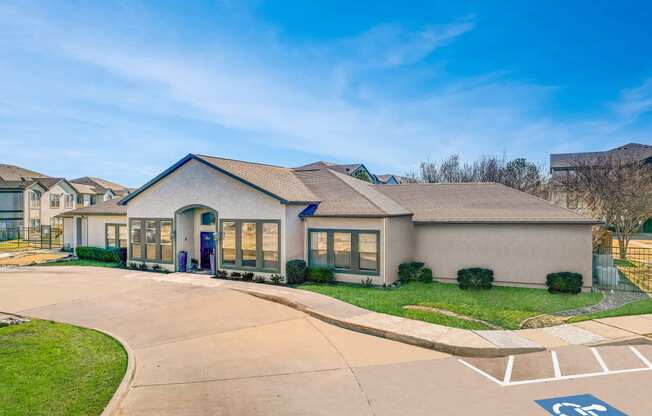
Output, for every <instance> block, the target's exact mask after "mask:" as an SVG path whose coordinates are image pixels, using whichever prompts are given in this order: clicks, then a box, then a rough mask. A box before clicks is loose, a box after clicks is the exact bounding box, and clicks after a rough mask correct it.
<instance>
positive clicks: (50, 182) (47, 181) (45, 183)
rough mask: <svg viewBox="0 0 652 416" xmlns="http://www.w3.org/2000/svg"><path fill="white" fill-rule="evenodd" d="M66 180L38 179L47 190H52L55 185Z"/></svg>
mask: <svg viewBox="0 0 652 416" xmlns="http://www.w3.org/2000/svg"><path fill="white" fill-rule="evenodd" d="M64 180H65V179H64V178H38V179H37V182H38V183H40V184H41V185H43V186H44V187H45V189H50V188H52V187H53V186H54V185H56V184H58V183H59V182H61V181H64Z"/></svg>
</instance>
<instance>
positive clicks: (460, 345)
mask: <svg viewBox="0 0 652 416" xmlns="http://www.w3.org/2000/svg"><path fill="white" fill-rule="evenodd" d="M156 279H158V280H164V281H170V282H178V283H186V284H193V285H200V286H220V287H229V288H231V289H233V290H237V291H240V292H244V293H248V294H250V295H253V296H256V297H259V298H262V299H266V300H269V301H273V302H277V303H281V304H283V305H286V306H289V307H292V308H294V309H297V310H299V311H302V312H304V313H307V314H309V315H311V316H313V317H315V318H318V319H320V320H322V321H325V322H328V323H330V324H333V325H337V326H340V327H342V328H346V329H350V330H353V331H357V332H361V333H364V334H369V335H375V336H379V337H383V338H387V339H391V340H395V341H400V342H403V343H406V344H411V345H415V346H419V347H423V348H429V349H433V350H437V351H442V352H446V353H449V354H454V355H459V356H469V357H501V356H507V355H514V354H525V353H530V352H537V351H544V350H546V349H550V348H559V347H563V346H570V345H585V346H597V345H629V344H632V345H633V344H652V340H651V339H650V338H648V337H646V335H651V334H652V314H650V315H638V316H625V317H617V318H605V319H598V320H593V321H586V322H579V323H575V324H568V325H560V326H555V327H549V328H538V329H524V330H517V331H510V330H486V331H478V330H476V331H470V330H466V329H458V328H451V327H447V326H442V325H435V324H431V323H427V322H422V321H416V320H412V319H406V318H401V317H398V316H393V315H387V314H383V313H377V312H372V311H368V310H366V309H362V308H359V307H357V306H354V305H351V304H348V303H346V302H342V301H340V300H337V299H334V298H331V297H329V296H325V295H320V294H318V293H313V292H308V291H303V290H298V289H292V288H288V287H283V286H272V285H264V284H256V283H248V282H239V281H231V280H217V279H211V278H209V277H207V276H198V275H196V274H184V273H173V274H170V275H161V276H160V277H158V276H157V277H156Z"/></svg>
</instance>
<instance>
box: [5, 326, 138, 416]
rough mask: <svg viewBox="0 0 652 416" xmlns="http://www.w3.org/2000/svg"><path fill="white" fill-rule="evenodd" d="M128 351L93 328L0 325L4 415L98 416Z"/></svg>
mask: <svg viewBox="0 0 652 416" xmlns="http://www.w3.org/2000/svg"><path fill="white" fill-rule="evenodd" d="M126 368H127V354H126V352H125V350H124V348H123V347H122V345H120V343H118V342H117V341H116V340H114V339H113V338H110V337H108V336H106V335H104V334H102V333H99V332H97V331H93V330H90V329H83V328H78V327H75V326H71V325H64V324H58V323H54V322H49V321H38V320H36V321H31V322H28V323H24V324H20V325H12V326H5V327H2V328H0V415H53V416H56V415H99V414H100V413H102V410H103V409H104V407H105V406H106V404H107V403H108V402H109V400H110V399H111V397H112V396H113V393H114V392H115V390H116V389H117V388H118V385H119V384H120V382H121V381H122V377H123V376H124V373H125V371H126Z"/></svg>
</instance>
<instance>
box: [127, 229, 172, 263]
mask: <svg viewBox="0 0 652 416" xmlns="http://www.w3.org/2000/svg"><path fill="white" fill-rule="evenodd" d="M130 227H131V229H130V233H131V258H132V259H135V260H144V261H151V262H154V263H172V260H173V253H172V220H169V219H148V218H145V219H140V218H139V219H132V220H131V222H130ZM120 239H121V237H120V232H119V230H118V240H120Z"/></svg>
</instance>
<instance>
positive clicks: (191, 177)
mask: <svg viewBox="0 0 652 416" xmlns="http://www.w3.org/2000/svg"><path fill="white" fill-rule="evenodd" d="M190 205H204V206H207V207H210V208H212V209H214V210H215V211H217V217H218V218H217V221H218V222H219V221H220V219H251V220H256V219H261V220H279V221H281V229H283V224H284V223H285V215H286V213H285V205H283V204H281V203H280V201H278V200H277V199H275V198H273V197H271V196H269V195H267V194H265V193H263V192H261V191H258V190H256V189H254V188H252V187H251V186H249V185H245V184H243V183H242V182H240V181H238V180H237V179H233V178H231V177H229V176H227V175H224V174H222V173H220V172H218V171H217V170H215V169H213V168H211V167H208V166H206V165H204V164H203V163H201V162H197V161H196V160H191V161H189V162H188V163H186V164H185V165H183V166H181V167H180V168H179V169H177V170H176V171H175V172H173V173H171V174H170V175H168V176H167V177H165V178H164V179H162V180H161V181H159V182H157V183H156V184H154V185H153V186H151V187H150V188H149V189H147V190H145V191H144V192H143V193H141V194H140V195H138V196H136V197H135V198H134V199H132V200H130V201H129V203H128V205H127V215H128V217H129V218H174V216H175V215H174V214H175V212H176V211H177V210H179V209H181V208H183V207H187V206H190ZM174 226H175V231H177V230H176V229H177V227H178V226H179V222H178V220H177V221H175V225H174ZM179 231H180V230H179ZM194 233H195V236H194V237H195V239H198V230H197V229H195V230H194ZM283 239H284V237H283V235H281V245H282V247H281V258H280V260H281V273H283V274H284V273H285V250H284V243H283ZM217 245H218V247H219V245H220V244H219V242H217ZM193 247H194V243H193ZM177 252H178V249H177V248H175V251H174V253H175V254H174V256H175V260H176V253H177ZM218 258H219V256H218ZM164 267H166V268H168V269H170V270H172V269H174V265H165V266H164Z"/></svg>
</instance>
